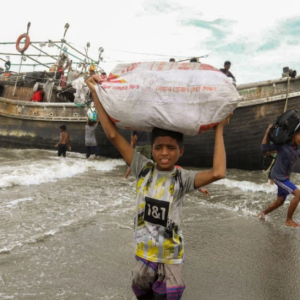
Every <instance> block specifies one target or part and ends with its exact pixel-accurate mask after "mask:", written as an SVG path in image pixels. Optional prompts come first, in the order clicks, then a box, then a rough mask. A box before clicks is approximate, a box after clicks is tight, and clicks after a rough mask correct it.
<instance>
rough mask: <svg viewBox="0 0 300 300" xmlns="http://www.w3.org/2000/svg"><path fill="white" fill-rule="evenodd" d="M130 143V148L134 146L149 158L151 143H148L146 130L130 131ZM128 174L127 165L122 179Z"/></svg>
mask: <svg viewBox="0 0 300 300" xmlns="http://www.w3.org/2000/svg"><path fill="white" fill-rule="evenodd" d="M130 144H131V147H132V148H135V151H137V152H139V153H141V154H142V155H144V156H145V157H146V158H148V159H150V158H151V145H150V139H149V133H148V132H146V131H132V133H131V142H130ZM129 174H130V168H129V167H128V168H127V172H126V174H125V176H124V179H127V177H128V176H129Z"/></svg>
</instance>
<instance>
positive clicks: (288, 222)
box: [285, 189, 300, 227]
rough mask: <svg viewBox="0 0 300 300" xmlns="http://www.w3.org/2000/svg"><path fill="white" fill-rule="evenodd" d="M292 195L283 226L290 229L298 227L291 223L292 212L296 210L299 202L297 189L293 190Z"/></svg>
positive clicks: (299, 225)
mask: <svg viewBox="0 0 300 300" xmlns="http://www.w3.org/2000/svg"><path fill="white" fill-rule="evenodd" d="M293 195H294V196H295V197H294V199H293V200H292V201H291V203H290V206H289V210H288V213H287V217H286V222H285V225H286V226H291V227H300V224H299V223H297V222H295V221H293V214H294V212H295V210H296V208H297V206H298V204H299V201H300V191H299V189H296V190H294V192H293Z"/></svg>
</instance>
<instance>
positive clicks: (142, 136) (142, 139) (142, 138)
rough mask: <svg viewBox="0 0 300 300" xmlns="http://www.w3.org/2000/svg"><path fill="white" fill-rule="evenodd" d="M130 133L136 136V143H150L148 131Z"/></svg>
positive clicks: (140, 144)
mask: <svg viewBox="0 0 300 300" xmlns="http://www.w3.org/2000/svg"><path fill="white" fill-rule="evenodd" d="M131 135H136V136H137V141H136V145H137V146H145V145H150V139H149V133H148V132H146V131H132V133H131Z"/></svg>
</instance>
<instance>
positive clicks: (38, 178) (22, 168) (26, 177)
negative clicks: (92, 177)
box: [0, 158, 125, 188]
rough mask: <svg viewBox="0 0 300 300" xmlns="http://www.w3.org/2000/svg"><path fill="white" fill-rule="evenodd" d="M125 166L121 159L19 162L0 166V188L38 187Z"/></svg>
mask: <svg viewBox="0 0 300 300" xmlns="http://www.w3.org/2000/svg"><path fill="white" fill-rule="evenodd" d="M122 165H125V163H124V161H123V160H121V159H106V160H97V161H93V160H92V159H91V160H90V161H89V160H85V159H75V158H67V159H62V158H61V159H60V158H52V159H51V160H49V159H48V160H46V159H43V160H37V161H34V162H25V161H22V162H20V164H19V165H15V166H12V165H10V166H1V168H0V188H6V187H11V186H21V185H28V186H29V185H38V184H41V183H45V182H51V181H56V180H57V179H61V178H70V177H73V176H76V175H78V174H81V173H84V172H87V171H89V170H95V171H111V170H113V169H115V168H116V167H117V166H122Z"/></svg>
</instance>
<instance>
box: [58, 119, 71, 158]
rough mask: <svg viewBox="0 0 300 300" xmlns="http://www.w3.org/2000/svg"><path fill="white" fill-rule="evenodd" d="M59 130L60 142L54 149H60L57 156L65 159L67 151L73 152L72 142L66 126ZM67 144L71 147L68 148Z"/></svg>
mask: <svg viewBox="0 0 300 300" xmlns="http://www.w3.org/2000/svg"><path fill="white" fill-rule="evenodd" d="M59 128H60V140H59V142H58V143H57V144H56V145H55V146H54V147H55V148H58V153H57V155H58V156H59V157H60V156H61V155H62V156H63V157H66V153H67V149H69V151H70V150H71V140H70V136H69V134H68V133H67V131H66V130H67V127H66V125H62V126H60V127H59ZM67 143H68V144H69V147H68V145H67Z"/></svg>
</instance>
